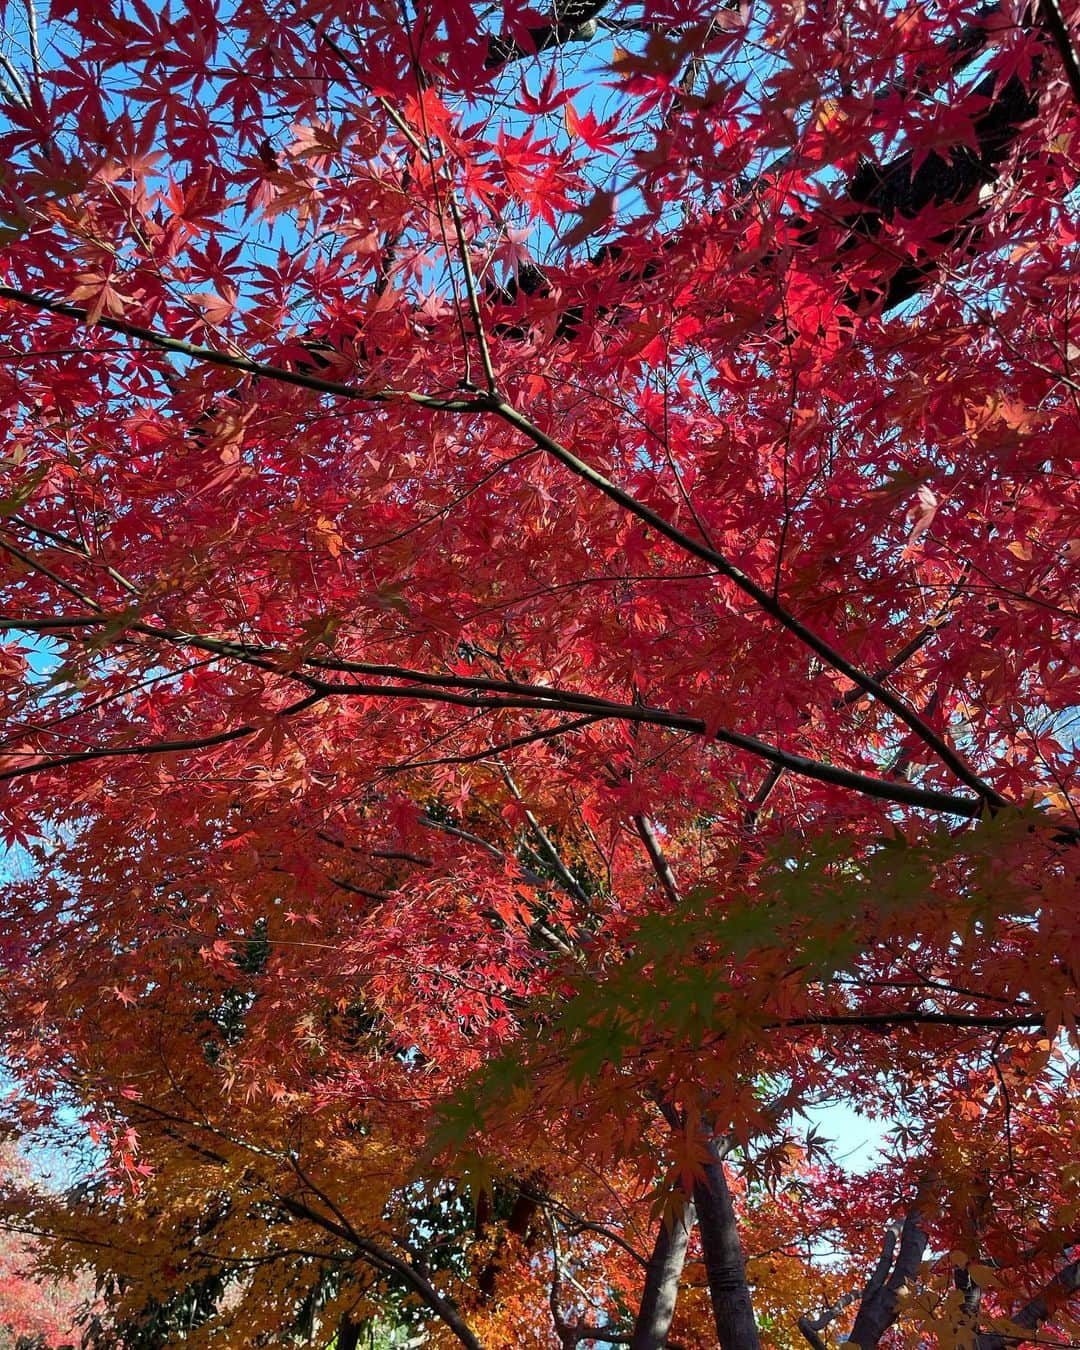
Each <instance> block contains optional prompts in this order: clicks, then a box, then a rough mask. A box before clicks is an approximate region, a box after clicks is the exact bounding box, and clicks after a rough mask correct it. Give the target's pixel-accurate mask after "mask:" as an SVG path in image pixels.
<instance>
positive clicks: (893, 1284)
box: [848, 1204, 927, 1350]
mask: <svg viewBox="0 0 1080 1350" xmlns="http://www.w3.org/2000/svg"><path fill="white" fill-rule="evenodd" d="M926 1241H927V1239H926V1234H925V1233H924V1232H923V1229H922V1220H921V1218H920V1216H919V1210H918V1207H917V1205H914V1204H913V1205H912V1206H911V1208H910V1209H909V1210H908V1212H907V1215H906V1216H905V1218H904V1222H903V1225H902V1227H901V1228H900V1233H899V1241H898V1240H897V1235H896V1230H895V1228H894V1229H893V1230H892V1232H891V1233H890V1234H889V1237H888V1238H887V1239H886V1243H885V1250H884V1252H883V1253H882V1257H881V1260H880V1261H879V1262H878V1266H877V1269H876V1270H875V1271H874V1273H873V1275H872V1276H871V1278H870V1283H869V1284H868V1285H867V1286H866V1288H865V1289H864V1290H863V1293H862V1298H861V1299H860V1300H859V1311H858V1312H857V1313H856V1315H855V1325H854V1326H853V1327H852V1328H851V1335H850V1336H849V1337H848V1341H849V1342H850V1343H851V1344H852V1345H857V1346H859V1347H860V1350H875V1347H876V1346H877V1344H878V1342H879V1341H880V1340H881V1338H882V1336H884V1335H885V1333H886V1331H888V1329H889V1328H890V1327H891V1326H892V1324H893V1323H894V1322H895V1321H896V1315H897V1309H898V1307H899V1301H900V1290H901V1289H902V1288H903V1287H904V1285H905V1284H906V1283H907V1282H908V1280H911V1279H913V1278H914V1276H915V1274H916V1273H917V1271H918V1269H919V1263H920V1262H921V1261H922V1258H923V1252H925V1251H926ZM894 1249H895V1250H896V1264H895V1265H893V1266H892V1272H891V1274H890V1272H889V1267H890V1265H892V1254H893V1250H894Z"/></svg>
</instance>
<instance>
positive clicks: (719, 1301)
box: [694, 1142, 761, 1350]
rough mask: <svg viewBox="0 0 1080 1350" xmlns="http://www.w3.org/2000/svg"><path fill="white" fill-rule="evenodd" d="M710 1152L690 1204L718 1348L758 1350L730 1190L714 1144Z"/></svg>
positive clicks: (755, 1321)
mask: <svg viewBox="0 0 1080 1350" xmlns="http://www.w3.org/2000/svg"><path fill="white" fill-rule="evenodd" d="M709 1151H710V1153H711V1154H712V1161H711V1162H709V1163H707V1164H706V1166H705V1175H704V1177H703V1178H702V1180H700V1181H699V1182H697V1183H696V1185H695V1186H694V1203H695V1205H696V1206H697V1216H698V1231H699V1232H700V1234H701V1246H702V1249H703V1251H704V1254H705V1271H706V1274H707V1275H708V1279H709V1297H710V1298H711V1300H712V1309H713V1320H714V1321H715V1323H716V1334H717V1336H718V1338H719V1341H720V1350H760V1348H761V1339H760V1337H759V1336H758V1329H757V1319H756V1318H755V1316H754V1305H753V1301H752V1299H751V1297H750V1286H749V1285H748V1284H747V1282H746V1260H745V1258H744V1256H743V1250H742V1243H741V1242H740V1241H739V1229H738V1225H737V1223H736V1220H735V1206H734V1205H733V1204H732V1200H731V1188H730V1187H729V1186H728V1180H727V1175H726V1173H725V1172H724V1164H723V1161H722V1159H721V1155H720V1150H719V1149H718V1148H717V1146H716V1144H715V1142H710V1144H709Z"/></svg>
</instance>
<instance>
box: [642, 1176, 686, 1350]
mask: <svg viewBox="0 0 1080 1350" xmlns="http://www.w3.org/2000/svg"><path fill="white" fill-rule="evenodd" d="M694 1218H695V1213H694V1202H693V1201H692V1200H691V1201H689V1202H688V1203H687V1205H686V1208H685V1209H684V1210H683V1212H682V1214H681V1215H678V1216H676V1217H674V1218H673V1219H672V1221H671V1223H670V1224H668V1223H667V1222H664V1221H662V1222H661V1224H660V1231H659V1232H658V1233H657V1235H656V1242H655V1243H654V1245H653V1250H652V1255H651V1256H650V1257H649V1264H648V1265H647V1266H646V1267H645V1286H644V1288H643V1289H642V1292H641V1307H640V1308H639V1309H638V1315H637V1321H636V1322H635V1323H634V1334H633V1336H632V1337H631V1338H630V1350H661V1347H662V1346H663V1345H664V1344H665V1343H666V1341H667V1334H668V1332H669V1331H670V1330H671V1319H672V1318H673V1317H674V1316H675V1300H676V1299H677V1298H678V1297H679V1280H680V1278H681V1276H682V1269H683V1264H684V1263H685V1261H686V1248H687V1245H688V1244H689V1242H690V1230H691V1228H693V1226H694Z"/></svg>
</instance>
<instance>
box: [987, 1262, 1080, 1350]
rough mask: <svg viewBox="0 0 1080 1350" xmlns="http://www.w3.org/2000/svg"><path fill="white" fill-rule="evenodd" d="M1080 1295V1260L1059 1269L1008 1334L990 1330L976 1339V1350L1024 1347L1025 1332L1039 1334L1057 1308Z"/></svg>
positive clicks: (1016, 1318) (1015, 1316) (1017, 1315)
mask: <svg viewBox="0 0 1080 1350" xmlns="http://www.w3.org/2000/svg"><path fill="white" fill-rule="evenodd" d="M1077 1293H1080V1261H1073V1262H1071V1263H1070V1264H1069V1265H1067V1266H1065V1267H1064V1268H1063V1269H1062V1270H1059V1271H1058V1273H1057V1274H1056V1275H1055V1276H1054V1278H1053V1279H1052V1280H1051V1281H1050V1283H1049V1284H1048V1285H1046V1287H1045V1288H1044V1289H1042V1290H1040V1292H1039V1293H1038V1294H1036V1295H1035V1297H1034V1298H1033V1299H1032V1300H1031V1301H1030V1302H1029V1303H1025V1304H1024V1306H1023V1307H1022V1308H1021V1309H1020V1311H1019V1312H1017V1313H1014V1314H1013V1316H1012V1318H1011V1319H1010V1329H1009V1330H1007V1331H986V1332H983V1333H982V1334H981V1335H980V1336H979V1337H978V1338H977V1340H976V1342H975V1347H976V1350H1012V1347H1014V1346H1018V1345H1023V1344H1024V1340H1025V1338H1024V1335H1023V1333H1024V1332H1025V1331H1026V1332H1031V1333H1033V1334H1034V1333H1035V1332H1037V1331H1038V1330H1039V1328H1040V1327H1041V1326H1042V1325H1043V1323H1044V1322H1048V1321H1049V1320H1050V1319H1051V1318H1052V1317H1053V1315H1054V1312H1055V1310H1056V1309H1057V1308H1060V1307H1061V1305H1062V1304H1063V1303H1065V1302H1067V1301H1068V1300H1069V1299H1071V1298H1072V1297H1074V1296H1075V1295H1076V1294H1077Z"/></svg>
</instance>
